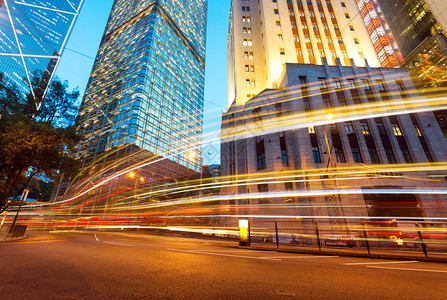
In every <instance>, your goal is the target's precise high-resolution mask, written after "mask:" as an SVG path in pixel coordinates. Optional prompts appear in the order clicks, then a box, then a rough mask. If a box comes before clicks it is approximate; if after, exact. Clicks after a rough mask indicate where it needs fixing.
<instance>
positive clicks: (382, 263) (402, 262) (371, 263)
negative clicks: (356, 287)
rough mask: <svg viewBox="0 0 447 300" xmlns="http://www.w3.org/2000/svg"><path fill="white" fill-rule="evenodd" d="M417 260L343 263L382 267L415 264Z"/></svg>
mask: <svg viewBox="0 0 447 300" xmlns="http://www.w3.org/2000/svg"><path fill="white" fill-rule="evenodd" d="M417 262H418V261H417V260H407V261H381V262H364V263H345V264H344V265H346V266H354V265H384V264H407V263H417Z"/></svg>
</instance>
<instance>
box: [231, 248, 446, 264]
mask: <svg viewBox="0 0 447 300" xmlns="http://www.w3.org/2000/svg"><path fill="white" fill-rule="evenodd" d="M235 248H240V249H247V250H254V251H256V250H258V251H259V250H260V251H266V250H270V251H277V252H288V253H305V254H314V255H337V256H352V257H369V258H382V259H396V260H419V261H431V262H444V263H445V262H447V253H446V252H434V251H431V252H428V256H427V257H425V255H424V253H423V252H422V250H421V251H419V250H386V249H378V248H371V249H370V254H368V251H367V249H366V248H346V249H344V248H336V247H334V248H328V247H322V248H321V251H320V250H319V249H318V247H312V246H290V245H282V244H280V245H279V248H278V249H277V248H276V244H252V245H251V246H250V247H248V246H235Z"/></svg>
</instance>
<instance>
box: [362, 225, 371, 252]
mask: <svg viewBox="0 0 447 300" xmlns="http://www.w3.org/2000/svg"><path fill="white" fill-rule="evenodd" d="M363 236H364V237H365V245H366V250H368V254H369V255H371V249H370V248H369V242H368V235H367V234H366V230H363Z"/></svg>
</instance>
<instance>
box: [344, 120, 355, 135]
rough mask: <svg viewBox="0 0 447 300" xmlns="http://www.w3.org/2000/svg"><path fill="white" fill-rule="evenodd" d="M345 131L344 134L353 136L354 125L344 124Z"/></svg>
mask: <svg viewBox="0 0 447 300" xmlns="http://www.w3.org/2000/svg"><path fill="white" fill-rule="evenodd" d="M345 130H346V134H354V133H355V129H354V124H353V123H352V122H345Z"/></svg>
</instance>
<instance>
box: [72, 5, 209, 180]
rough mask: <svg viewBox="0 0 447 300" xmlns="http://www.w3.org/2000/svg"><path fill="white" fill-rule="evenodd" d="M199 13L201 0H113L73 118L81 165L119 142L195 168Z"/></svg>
mask: <svg viewBox="0 0 447 300" xmlns="http://www.w3.org/2000/svg"><path fill="white" fill-rule="evenodd" d="M206 14H207V1H206V0H175V1H174V0H152V1H143V0H115V1H114V4H113V7H112V11H111V13H110V16H109V20H108V22H107V26H106V29H105V32H104V35H103V38H102V41H101V45H100V48H99V50H98V54H97V56H96V60H95V63H94V66H93V70H92V72H91V75H90V79H89V82H88V85H87V89H86V92H85V95H84V99H83V102H82V105H81V109H80V112H79V116H78V120H77V126H78V128H79V130H80V132H81V133H82V134H83V135H84V136H85V140H84V142H83V143H81V144H80V145H79V148H78V152H77V155H78V157H79V158H81V159H82V161H83V162H84V166H85V164H86V163H87V162H88V163H91V162H93V163H96V164H97V163H98V162H99V161H100V159H101V157H102V158H104V157H105V156H104V155H105V154H104V153H110V152H113V151H114V150H116V149H120V150H119V151H121V153H120V154H119V157H122V155H124V156H127V155H128V154H129V155H131V154H133V153H135V152H136V151H137V152H144V153H145V154H144V155H145V156H144V158H143V160H150V159H152V158H153V157H159V158H160V157H161V158H166V159H165V160H164V161H165V163H166V165H165V167H166V168H170V169H174V168H177V167H178V168H179V170H180V172H183V171H185V170H191V171H195V172H198V171H200V168H201V150H200V149H201V135H202V120H203V101H204V94H203V93H204V77H205V43H206V20H207V19H206ZM121 149H122V150H121ZM129 149H130V150H129ZM103 154H104V155H103ZM117 155H118V154H117ZM151 157H152V158H151ZM132 163H135V161H133V162H132ZM165 176H166V175H165Z"/></svg>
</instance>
